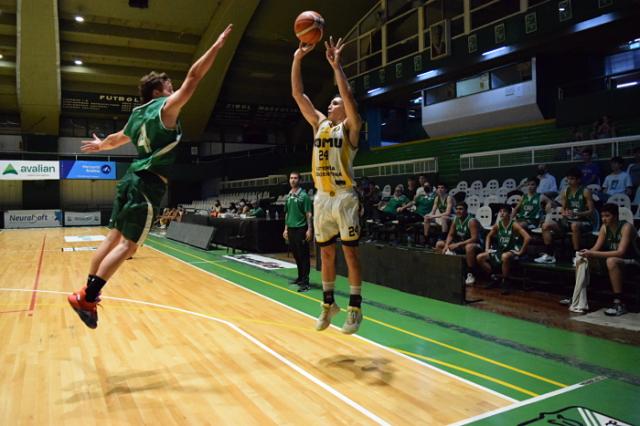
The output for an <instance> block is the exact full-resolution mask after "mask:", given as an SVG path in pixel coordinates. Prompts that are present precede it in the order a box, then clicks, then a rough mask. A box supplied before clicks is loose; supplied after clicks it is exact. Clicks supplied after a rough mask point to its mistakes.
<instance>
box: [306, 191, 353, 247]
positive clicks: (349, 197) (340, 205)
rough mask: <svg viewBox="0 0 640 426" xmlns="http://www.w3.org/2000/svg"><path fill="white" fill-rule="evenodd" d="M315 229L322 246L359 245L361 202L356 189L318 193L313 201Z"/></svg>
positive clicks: (317, 239)
mask: <svg viewBox="0 0 640 426" xmlns="http://www.w3.org/2000/svg"><path fill="white" fill-rule="evenodd" d="M313 229H314V231H315V237H316V241H317V242H318V244H319V245H320V246H323V245H329V244H333V243H334V242H335V241H336V238H337V237H338V236H340V240H341V241H342V243H343V244H344V245H357V244H358V240H359V239H360V201H359V200H358V195H357V194H356V192H355V190H354V189H352V188H351V189H343V190H338V191H336V192H322V191H318V193H316V196H315V198H314V200H313Z"/></svg>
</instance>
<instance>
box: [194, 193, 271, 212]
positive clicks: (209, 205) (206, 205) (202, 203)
mask: <svg viewBox="0 0 640 426" xmlns="http://www.w3.org/2000/svg"><path fill="white" fill-rule="evenodd" d="M269 197H270V195H269V192H268V191H262V192H234V193H228V194H220V195H218V196H215V197H209V198H207V199H204V200H193V201H192V202H191V203H189V204H182V207H184V208H185V209H195V210H211V209H213V206H214V203H215V202H216V201H217V200H219V201H220V204H221V205H222V207H224V208H227V207H229V204H230V203H237V202H238V201H240V200H242V199H244V200H247V202H251V201H253V200H263V199H266V198H269Z"/></svg>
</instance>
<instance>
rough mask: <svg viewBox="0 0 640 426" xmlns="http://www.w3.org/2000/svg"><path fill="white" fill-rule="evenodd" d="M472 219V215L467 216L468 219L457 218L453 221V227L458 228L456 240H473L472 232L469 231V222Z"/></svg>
mask: <svg viewBox="0 0 640 426" xmlns="http://www.w3.org/2000/svg"><path fill="white" fill-rule="evenodd" d="M471 219H472V217H471V215H467V217H465V218H464V219H462V220H460V218H459V217H457V216H456V218H455V219H454V220H453V226H454V227H455V228H456V231H455V233H456V238H458V240H459V241H465V240H468V239H469V238H471V230H470V229H469V221H470V220H471Z"/></svg>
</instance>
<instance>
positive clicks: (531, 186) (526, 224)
mask: <svg viewBox="0 0 640 426" xmlns="http://www.w3.org/2000/svg"><path fill="white" fill-rule="evenodd" d="M539 184H540V179H538V178H537V177H530V178H529V179H528V180H527V193H526V194H524V195H523V196H522V200H520V202H519V203H518V205H517V206H516V207H515V209H513V215H514V216H515V217H516V220H517V221H518V223H519V224H520V226H522V227H523V228H525V229H527V230H531V229H535V228H538V227H539V226H540V223H541V222H542V219H543V218H544V214H545V211H544V210H545V207H550V206H551V200H549V198H547V197H546V196H545V195H544V194H541V193H539V192H537V191H538V185H539Z"/></svg>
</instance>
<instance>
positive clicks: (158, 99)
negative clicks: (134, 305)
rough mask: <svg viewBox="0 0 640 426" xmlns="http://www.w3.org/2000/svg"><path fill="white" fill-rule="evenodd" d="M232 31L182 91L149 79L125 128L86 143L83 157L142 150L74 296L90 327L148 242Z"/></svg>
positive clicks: (160, 77) (159, 77)
mask: <svg viewBox="0 0 640 426" xmlns="http://www.w3.org/2000/svg"><path fill="white" fill-rule="evenodd" d="M231 29H232V25H229V26H228V27H227V28H226V29H225V30H224V31H223V32H222V33H221V34H220V35H219V36H218V39H217V40H216V42H215V43H214V44H213V45H212V46H211V47H210V48H209V50H207V51H206V52H205V53H204V54H203V55H202V56H201V57H200V59H198V60H197V61H196V62H195V63H194V64H193V65H192V66H191V68H190V69H189V72H188V73H187V76H186V77H185V80H184V82H183V84H182V86H181V87H180V89H178V90H176V91H175V92H174V91H173V86H172V85H171V80H170V79H169V77H168V76H167V74H165V73H156V72H151V73H150V74H147V75H146V76H144V77H142V79H141V80H140V96H141V99H142V102H143V105H141V106H139V107H137V108H134V110H133V111H132V113H131V116H130V117H129V121H128V122H127V125H126V126H125V128H124V129H123V130H121V131H119V132H117V133H113V134H110V135H109V136H107V137H106V138H104V139H102V140H100V138H98V137H97V136H96V135H95V134H94V135H93V140H87V141H82V147H81V150H82V152H89V153H93V152H98V151H106V150H110V149H114V148H117V147H119V146H121V145H124V144H127V143H130V142H133V143H134V144H135V146H136V148H137V150H138V158H137V159H136V160H135V161H134V162H133V163H131V166H130V167H129V169H128V170H127V173H126V174H125V176H124V177H123V178H122V180H121V181H120V182H119V183H118V186H117V187H116V198H115V200H114V202H113V213H112V214H111V219H110V220H109V228H110V229H111V230H110V231H109V233H108V234H107V237H106V239H105V240H104V241H103V242H102V243H101V244H100V246H99V247H98V249H97V250H96V252H95V254H94V255H93V258H92V259H91V265H90V267H89V276H88V278H87V285H86V286H85V287H83V288H81V289H80V290H78V291H76V292H74V293H73V294H71V295H69V297H68V301H69V304H70V305H71V307H72V308H73V310H74V311H75V312H76V313H77V314H78V315H79V316H80V319H81V320H82V322H84V323H85V324H86V325H87V327H89V328H96V327H97V326H98V309H97V305H98V302H99V301H100V298H99V296H100V291H101V290H102V287H104V285H105V284H106V283H107V281H108V280H109V278H111V277H112V276H113V274H114V273H115V272H116V271H117V270H118V268H119V267H120V265H122V263H123V262H124V260H125V259H127V258H128V257H130V256H131V255H132V254H133V253H134V252H135V251H136V248H137V246H138V245H141V244H142V243H143V242H144V240H145V238H146V237H147V234H148V232H149V229H150V228H151V224H152V223H153V219H154V217H155V216H156V215H157V213H158V209H159V206H160V201H161V200H162V197H163V195H164V193H165V192H166V189H167V178H166V177H165V174H166V173H167V171H168V169H169V168H170V167H171V165H172V164H173V162H174V160H175V153H173V152H172V150H173V148H175V147H176V145H178V143H179V142H180V137H181V136H182V131H181V129H180V122H179V120H178V116H179V115H180V111H181V110H182V107H183V106H184V105H185V104H186V103H187V102H188V101H189V99H190V98H191V96H192V95H193V93H194V92H195V90H196V88H197V87H198V84H199V83H200V81H201V80H202V78H203V77H204V76H205V75H206V74H207V72H208V71H209V69H210V68H211V66H212V65H213V62H214V60H215V58H216V56H217V54H218V51H219V50H220V49H221V48H222V46H224V43H225V42H226V40H227V38H228V37H229V34H230V33H231Z"/></svg>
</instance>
